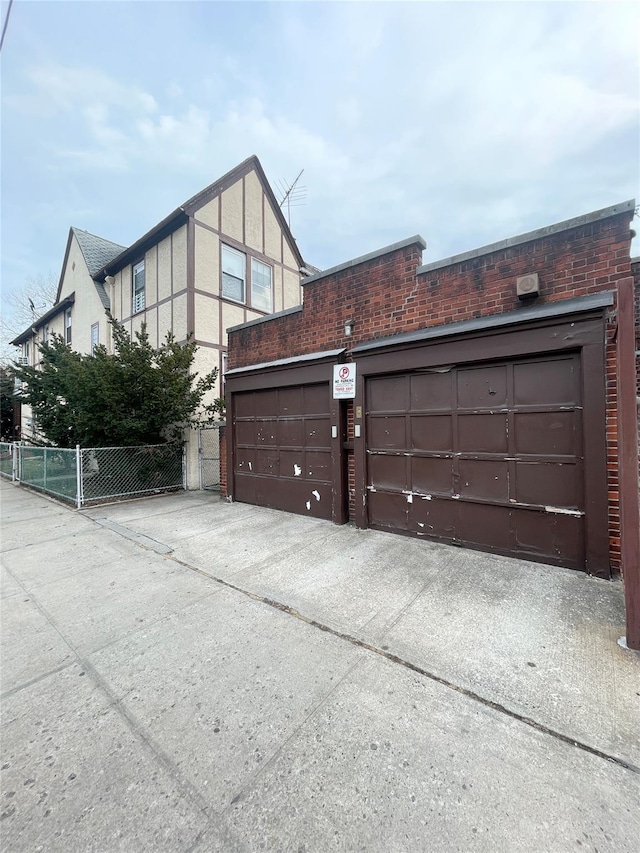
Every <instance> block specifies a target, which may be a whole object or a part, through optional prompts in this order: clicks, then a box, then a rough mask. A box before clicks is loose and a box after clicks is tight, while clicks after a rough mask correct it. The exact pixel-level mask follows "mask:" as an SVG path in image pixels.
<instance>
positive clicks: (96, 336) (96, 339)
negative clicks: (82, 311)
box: [91, 323, 100, 355]
mask: <svg viewBox="0 0 640 853" xmlns="http://www.w3.org/2000/svg"><path fill="white" fill-rule="evenodd" d="M99 344H100V323H94V324H93V325H92V326H91V355H93V354H94V353H95V351H96V347H97V346H98V345H99Z"/></svg>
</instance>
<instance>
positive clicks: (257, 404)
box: [253, 388, 278, 418]
mask: <svg viewBox="0 0 640 853" xmlns="http://www.w3.org/2000/svg"><path fill="white" fill-rule="evenodd" d="M253 395H254V412H255V416H256V417H258V418H275V417H277V415H278V392H277V390H276V389H275V388H270V389H269V390H267V391H254V392H253Z"/></svg>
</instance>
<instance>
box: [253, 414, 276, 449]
mask: <svg viewBox="0 0 640 853" xmlns="http://www.w3.org/2000/svg"><path fill="white" fill-rule="evenodd" d="M255 424H256V444H257V445H258V446H261V447H275V446H276V434H277V432H278V422H277V421H276V420H269V421H267V420H263V421H256V422H255Z"/></svg>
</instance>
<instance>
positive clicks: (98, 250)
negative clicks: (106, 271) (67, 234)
mask: <svg viewBox="0 0 640 853" xmlns="http://www.w3.org/2000/svg"><path fill="white" fill-rule="evenodd" d="M71 230H72V231H73V233H74V235H75V238H76V240H77V241H78V245H79V246H80V250H81V252H82V254H83V255H84V259H85V261H86V264H87V269H88V270H89V275H91V276H93V275H95V274H96V273H97V272H99V271H100V270H101V269H102V268H103V267H104V266H106V265H107V264H108V263H109V262H110V261H112V260H113V259H114V258H117V257H118V255H120V254H121V253H122V252H124V250H125V249H126V248H127V247H126V246H120V245H119V244H118V243H112V242H111V240H105V239H104V238H103V237H97V236H96V235H95V234H89V232H88V231H83V230H82V229H81V228H72V229H71ZM105 296H106V294H105ZM100 298H101V299H102V296H100ZM107 301H108V300H107ZM103 304H104V300H103ZM106 307H107V306H106V305H105V308H106Z"/></svg>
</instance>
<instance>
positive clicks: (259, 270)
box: [251, 258, 273, 314]
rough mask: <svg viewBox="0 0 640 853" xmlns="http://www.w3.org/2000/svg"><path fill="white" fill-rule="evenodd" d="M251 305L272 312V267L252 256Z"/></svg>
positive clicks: (268, 312)
mask: <svg viewBox="0 0 640 853" xmlns="http://www.w3.org/2000/svg"><path fill="white" fill-rule="evenodd" d="M251 307H252V308H257V309H258V311H266V313H267V314H270V313H271V311H272V310H273V309H272V307H271V267H270V266H267V264H263V263H261V262H260V261H257V260H256V259H255V258H251Z"/></svg>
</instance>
